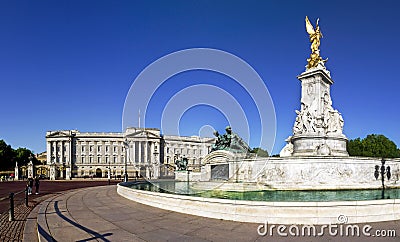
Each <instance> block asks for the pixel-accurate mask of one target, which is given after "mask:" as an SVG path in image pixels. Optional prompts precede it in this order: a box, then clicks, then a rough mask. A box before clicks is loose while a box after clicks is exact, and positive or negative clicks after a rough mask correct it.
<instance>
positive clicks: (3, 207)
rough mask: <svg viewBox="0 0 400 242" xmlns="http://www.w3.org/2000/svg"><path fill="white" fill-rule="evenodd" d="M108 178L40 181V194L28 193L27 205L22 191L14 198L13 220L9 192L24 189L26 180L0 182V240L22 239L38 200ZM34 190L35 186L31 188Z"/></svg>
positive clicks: (101, 181)
mask: <svg viewBox="0 0 400 242" xmlns="http://www.w3.org/2000/svg"><path fill="white" fill-rule="evenodd" d="M118 182H119V181H118V180H117V181H116V180H112V182H111V183H112V184H116V183H118ZM107 184H108V180H104V179H102V180H96V179H94V180H89V179H86V180H77V181H41V184H40V194H38V195H35V194H33V195H30V196H29V198H28V200H29V202H28V207H26V206H25V201H24V197H25V194H24V193H23V192H22V193H20V194H18V195H16V196H15V198H14V207H15V208H14V218H15V220H14V221H8V219H9V214H8V211H9V208H10V202H9V198H8V196H9V194H10V193H11V192H14V193H17V192H20V191H22V190H24V189H25V186H26V181H9V182H1V183H0V198H3V200H1V201H0V241H22V239H23V238H22V236H23V231H24V226H25V222H26V219H27V217H28V215H29V213H30V212H31V211H32V209H33V208H34V207H35V206H36V205H37V204H39V203H40V202H42V201H44V200H46V199H47V198H49V197H51V196H53V195H55V194H56V193H60V192H63V191H66V190H71V189H75V188H83V187H92V186H103V185H107ZM33 190H35V188H33Z"/></svg>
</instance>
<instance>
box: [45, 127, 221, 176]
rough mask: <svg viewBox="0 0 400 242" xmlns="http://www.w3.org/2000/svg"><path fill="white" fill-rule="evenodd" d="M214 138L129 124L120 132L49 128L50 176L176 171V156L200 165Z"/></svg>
mask: <svg viewBox="0 0 400 242" xmlns="http://www.w3.org/2000/svg"><path fill="white" fill-rule="evenodd" d="M214 142H215V139H214V138H201V137H199V136H190V137H185V136H173V135H161V134H160V130H159V129H155V128H127V129H126V130H125V132H119V133H97V132H79V131H78V130H59V131H48V132H46V143H47V160H46V165H47V166H49V167H50V179H71V178H74V177H109V175H110V176H111V177H118V178H119V177H123V175H124V174H125V170H126V173H127V174H128V176H129V177H137V176H142V177H145V178H148V179H158V178H164V177H171V176H173V175H174V169H175V164H174V161H175V160H176V159H181V158H182V157H186V158H187V159H188V167H189V170H198V169H200V166H201V163H202V159H203V157H204V156H205V155H207V154H208V153H209V152H210V150H211V146H212V145H213V143H214Z"/></svg>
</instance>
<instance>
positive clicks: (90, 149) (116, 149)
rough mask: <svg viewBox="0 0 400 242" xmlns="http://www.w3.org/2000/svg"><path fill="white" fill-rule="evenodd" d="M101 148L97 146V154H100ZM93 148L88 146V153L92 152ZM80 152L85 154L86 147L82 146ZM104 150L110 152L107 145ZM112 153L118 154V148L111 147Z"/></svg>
mask: <svg viewBox="0 0 400 242" xmlns="http://www.w3.org/2000/svg"><path fill="white" fill-rule="evenodd" d="M101 147H102V146H97V152H101ZM93 148H94V146H93V145H91V146H89V152H93ZM81 150H82V152H86V146H82V148H81ZM105 150H106V152H110V146H108V145H107V146H106V149H105ZM113 151H114V152H118V146H113Z"/></svg>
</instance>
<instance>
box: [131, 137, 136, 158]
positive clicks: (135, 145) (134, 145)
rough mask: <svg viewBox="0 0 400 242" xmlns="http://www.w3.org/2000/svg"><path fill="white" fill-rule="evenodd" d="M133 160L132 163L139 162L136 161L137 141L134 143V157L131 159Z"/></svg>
mask: <svg viewBox="0 0 400 242" xmlns="http://www.w3.org/2000/svg"><path fill="white" fill-rule="evenodd" d="M131 159H132V163H136V162H137V161H136V142H135V141H133V142H132V157H131Z"/></svg>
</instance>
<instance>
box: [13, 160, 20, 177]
mask: <svg viewBox="0 0 400 242" xmlns="http://www.w3.org/2000/svg"><path fill="white" fill-rule="evenodd" d="M14 177H15V178H14V179H15V180H16V181H18V180H19V168H18V163H17V162H15V169H14Z"/></svg>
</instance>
